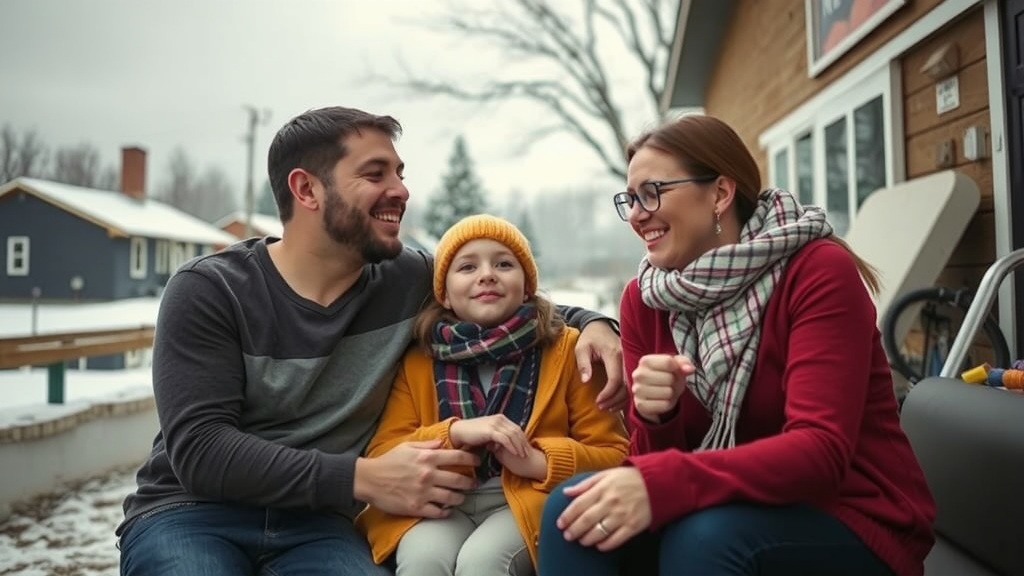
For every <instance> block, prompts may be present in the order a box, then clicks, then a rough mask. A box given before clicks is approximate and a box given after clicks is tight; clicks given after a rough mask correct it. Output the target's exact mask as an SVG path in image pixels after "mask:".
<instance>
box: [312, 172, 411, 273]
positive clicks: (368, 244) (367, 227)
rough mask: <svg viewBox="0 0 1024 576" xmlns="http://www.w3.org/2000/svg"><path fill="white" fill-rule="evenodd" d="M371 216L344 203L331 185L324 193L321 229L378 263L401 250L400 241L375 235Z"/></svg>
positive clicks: (392, 256) (365, 258)
mask: <svg viewBox="0 0 1024 576" xmlns="http://www.w3.org/2000/svg"><path fill="white" fill-rule="evenodd" d="M332 188H333V187H332ZM370 218H371V216H370V215H369V214H366V213H364V212H361V211H360V210H357V209H356V208H354V207H353V206H350V205H348V204H346V203H345V201H344V200H342V199H341V195H340V194H339V193H338V191H337V190H334V189H330V190H328V192H327V194H325V199H324V230H327V235H328V236H330V237H331V239H333V240H334V241H335V242H337V243H339V244H345V245H347V246H351V247H353V248H355V249H356V250H357V251H359V255H360V256H361V257H362V258H363V261H364V262H366V263H367V264H377V263H380V262H383V261H384V260H390V259H392V258H395V257H397V256H398V255H399V254H401V253H402V242H401V241H400V240H397V239H396V240H395V241H393V242H386V241H382V240H380V239H378V238H377V236H376V235H375V234H374V233H373V223H372V222H370Z"/></svg>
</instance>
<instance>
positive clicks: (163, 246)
mask: <svg viewBox="0 0 1024 576" xmlns="http://www.w3.org/2000/svg"><path fill="white" fill-rule="evenodd" d="M169 256H170V246H169V243H168V242H167V240H157V241H156V262H154V263H153V272H156V273H157V274H167V273H168V272H170V270H169V269H168V268H169V267H168V258H169Z"/></svg>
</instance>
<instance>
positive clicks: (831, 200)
mask: <svg viewBox="0 0 1024 576" xmlns="http://www.w3.org/2000/svg"><path fill="white" fill-rule="evenodd" d="M849 176H850V173H849V157H848V156H847V150H846V118H840V119H839V120H837V121H835V122H833V123H832V124H830V125H828V126H826V127H825V190H826V194H827V203H826V208H825V209H826V210H827V211H828V221H829V222H830V223H831V224H832V227H833V228H835V230H836V234H838V235H839V236H842V235H843V234H846V230H847V229H848V228H849V226H850V181H849Z"/></svg>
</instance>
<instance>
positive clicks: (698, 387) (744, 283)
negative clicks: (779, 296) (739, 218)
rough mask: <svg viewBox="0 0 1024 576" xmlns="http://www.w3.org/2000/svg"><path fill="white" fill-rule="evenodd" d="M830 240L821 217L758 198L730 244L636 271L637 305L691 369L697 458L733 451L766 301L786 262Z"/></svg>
mask: <svg viewBox="0 0 1024 576" xmlns="http://www.w3.org/2000/svg"><path fill="white" fill-rule="evenodd" d="M831 234H832V227H831V226H830V225H829V224H828V222H827V221H826V220H825V211H824V210H822V209H821V208H818V207H815V206H806V207H803V206H801V205H800V204H799V203H798V202H797V201H796V199H794V198H793V196H792V195H791V194H790V193H788V192H785V191H783V190H766V191H764V192H762V193H761V194H760V196H759V198H758V204H757V208H756V209H755V210H754V215H753V216H751V217H750V220H749V221H747V223H746V225H744V227H743V229H742V230H741V231H740V242H739V243H738V244H730V245H727V246H722V247H720V248H715V249H714V250H711V251H708V252H706V253H704V254H703V255H702V256H700V257H699V258H697V259H696V260H694V261H693V262H691V263H690V264H689V265H688V266H687V267H686V268H684V269H682V270H662V269H659V268H655V267H654V266H652V265H651V264H650V263H649V262H648V261H647V259H646V258H645V259H644V260H643V261H642V262H641V263H640V272H639V278H638V280H639V284H640V294H641V296H642V298H643V301H644V303H645V304H647V305H648V306H650V307H652V308H655V309H658V310H667V311H669V312H670V315H669V319H670V322H671V326H672V338H673V340H675V344H676V347H677V348H678V349H679V353H680V354H682V355H684V356H687V357H689V358H690V359H691V360H692V361H693V364H694V366H695V367H696V369H697V370H696V372H695V373H694V374H693V376H692V377H691V380H690V383H689V388H690V390H691V392H692V393H693V394H694V395H695V396H696V397H697V399H698V400H700V402H701V404H703V405H704V408H705V409H707V410H708V412H709V413H710V414H711V418H712V423H711V429H710V430H709V431H708V433H707V435H706V436H705V437H704V440H703V441H702V442H701V445H700V448H701V449H702V450H703V449H714V448H728V447H732V446H735V445H736V421H737V419H738V418H739V412H740V407H741V406H742V405H743V398H744V396H745V394H746V391H747V386H748V385H749V384H750V376H751V374H752V373H753V370H754V362H755V360H756V359H757V347H758V343H759V342H760V339H761V330H760V328H761V327H760V323H761V316H762V314H763V313H764V309H765V306H766V305H767V303H768V299H769V297H771V294H772V291H773V290H774V289H775V285H776V284H777V283H778V281H779V279H780V278H781V277H782V273H783V270H784V269H785V267H786V262H787V261H788V260H789V257H790V256H791V255H793V253H795V252H796V251H797V250H799V249H800V248H802V247H803V246H804V245H805V244H807V243H808V242H810V241H812V240H816V239H818V238H825V237H828V236H830V235H831Z"/></svg>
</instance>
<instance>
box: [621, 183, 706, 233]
mask: <svg viewBox="0 0 1024 576" xmlns="http://www.w3.org/2000/svg"><path fill="white" fill-rule="evenodd" d="M715 178H718V175H717V174H715V175H708V176H699V177H697V178H683V179H680V180H654V181H651V182H644V183H643V184H641V185H640V187H639V188H637V191H636V192H619V193H618V194H616V195H615V196H612V202H614V203H615V211H616V212H618V213H619V218H622V220H623V221H627V220H629V213H630V212H631V211H632V210H633V204H635V203H636V202H638V201H639V202H640V207H641V208H643V209H644V210H646V211H647V212H657V211H658V209H659V208H661V195H662V194H664V193H666V192H668V190H662V188H665V187H666V186H678V185H680V184H687V183H689V182H710V181H712V180H714V179H715Z"/></svg>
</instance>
